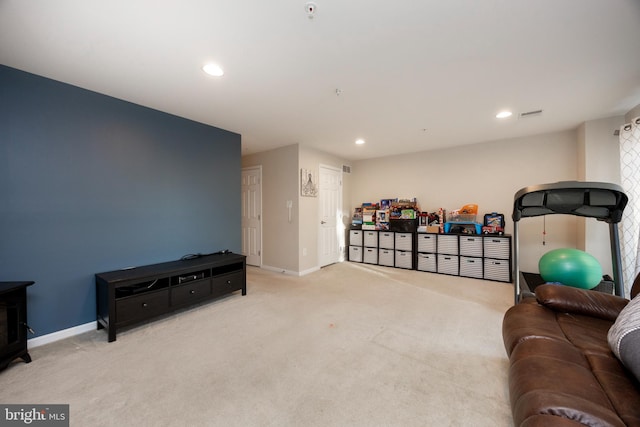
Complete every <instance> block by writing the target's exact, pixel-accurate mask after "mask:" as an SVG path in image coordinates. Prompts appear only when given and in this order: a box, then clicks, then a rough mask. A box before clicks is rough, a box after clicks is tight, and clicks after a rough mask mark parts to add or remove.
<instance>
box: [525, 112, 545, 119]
mask: <svg viewBox="0 0 640 427" xmlns="http://www.w3.org/2000/svg"><path fill="white" fill-rule="evenodd" d="M541 114H542V110H533V111H527V112H525V113H520V117H521V118H523V119H524V118H526V117H535V116H539V115H541Z"/></svg>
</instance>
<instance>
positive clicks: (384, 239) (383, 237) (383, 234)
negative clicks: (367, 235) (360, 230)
mask: <svg viewBox="0 0 640 427" xmlns="http://www.w3.org/2000/svg"><path fill="white" fill-rule="evenodd" d="M378 247H379V248H384V249H393V248H394V233H393V231H380V232H379V233H378Z"/></svg>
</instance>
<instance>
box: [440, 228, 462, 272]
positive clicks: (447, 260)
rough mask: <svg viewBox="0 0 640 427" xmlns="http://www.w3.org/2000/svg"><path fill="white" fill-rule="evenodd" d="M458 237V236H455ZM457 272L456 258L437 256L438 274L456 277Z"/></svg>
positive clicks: (453, 256)
mask: <svg viewBox="0 0 640 427" xmlns="http://www.w3.org/2000/svg"><path fill="white" fill-rule="evenodd" d="M455 237H458V236H455ZM458 272H459V266H458V256H457V255H445V254H438V273H443V274H452V275H454V276H457V275H458Z"/></svg>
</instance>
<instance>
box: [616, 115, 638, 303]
mask: <svg viewBox="0 0 640 427" xmlns="http://www.w3.org/2000/svg"><path fill="white" fill-rule="evenodd" d="M620 178H621V184H622V189H623V190H624V192H625V193H626V194H627V196H628V197H629V203H628V204H627V207H626V209H625V211H624V214H623V216H622V222H621V225H620V251H621V253H622V279H623V281H624V287H625V295H626V296H627V297H629V290H630V289H631V285H632V284H633V281H634V279H635V278H636V275H637V274H638V273H639V272H640V117H637V118H635V119H633V120H632V122H631V123H629V124H626V125H624V126H622V128H621V129H620Z"/></svg>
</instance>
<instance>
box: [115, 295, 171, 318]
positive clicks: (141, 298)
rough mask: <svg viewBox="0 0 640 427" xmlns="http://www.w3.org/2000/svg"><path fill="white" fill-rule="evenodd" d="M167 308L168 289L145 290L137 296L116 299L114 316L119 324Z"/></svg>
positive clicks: (162, 311) (155, 313)
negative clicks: (145, 291)
mask: <svg viewBox="0 0 640 427" xmlns="http://www.w3.org/2000/svg"><path fill="white" fill-rule="evenodd" d="M168 308H169V291H168V290H167V289H163V290H160V291H154V292H147V293H144V294H142V295H138V296H131V297H126V298H119V299H117V300H116V317H117V319H118V324H119V325H125V324H128V323H131V322H135V321H138V320H144V319H147V318H149V317H154V316H157V315H159V314H162V313H164V312H165V311H167V309H168Z"/></svg>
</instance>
